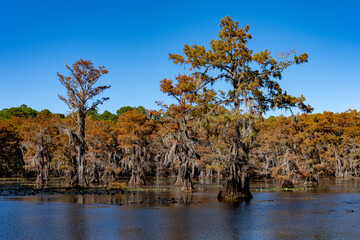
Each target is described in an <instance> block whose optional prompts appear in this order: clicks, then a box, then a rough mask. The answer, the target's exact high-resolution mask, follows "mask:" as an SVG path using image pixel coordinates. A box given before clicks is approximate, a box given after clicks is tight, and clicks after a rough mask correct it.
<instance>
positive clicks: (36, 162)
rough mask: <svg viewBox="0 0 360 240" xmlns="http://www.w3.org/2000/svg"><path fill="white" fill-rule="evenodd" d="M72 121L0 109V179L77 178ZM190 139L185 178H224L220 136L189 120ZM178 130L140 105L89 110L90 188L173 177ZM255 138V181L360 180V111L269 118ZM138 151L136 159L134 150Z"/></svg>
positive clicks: (44, 113) (176, 169)
mask: <svg viewBox="0 0 360 240" xmlns="http://www.w3.org/2000/svg"><path fill="white" fill-rule="evenodd" d="M72 121H73V119H72V115H71V114H70V115H68V116H64V115H63V114H53V113H51V112H50V111H49V110H46V109H45V110H42V111H39V112H38V111H36V110H34V109H32V108H30V107H27V106H26V105H22V106H20V107H14V108H10V109H3V110H1V111H0V133H1V135H0V146H1V150H0V161H1V162H0V164H1V165H0V176H1V177H10V176H18V177H37V180H36V181H37V182H38V183H44V182H45V181H47V180H49V178H51V177H67V178H69V179H71V178H72V177H73V176H74V175H75V169H76V166H74V162H75V161H74V159H75V158H76V150H75V146H74V145H73V143H72V142H71V141H70V140H69V133H68V132H67V129H68V127H69V126H71V122H72ZM188 128H189V129H191V138H192V139H193V141H194V148H195V151H196V152H197V153H199V155H200V156H199V158H196V157H194V159H193V161H192V166H191V168H192V171H191V177H192V178H197V177H208V176H216V177H217V176H219V177H223V172H224V171H225V168H224V164H223V162H222V161H221V154H219V151H221V150H219V149H221V146H222V145H223V144H225V143H226V138H224V139H218V140H217V141H216V142H214V141H213V139H212V137H211V136H210V135H209V133H208V131H210V129H209V128H208V127H207V126H205V124H204V125H203V126H202V127H200V126H198V125H197V123H196V122H190V123H189V125H188ZM172 131H173V132H175V131H176V126H175V125H174V123H173V122H172V121H171V119H170V118H168V117H164V116H161V115H160V113H159V112H157V111H149V110H145V109H144V108H143V107H135V108H134V107H128V106H127V107H122V108H120V109H119V110H118V111H117V114H113V113H110V112H109V111H104V113H102V114H99V113H97V112H96V111H92V112H90V113H89V114H88V116H87V125H86V142H87V153H86V159H87V163H86V165H87V168H86V177H87V179H88V181H89V182H92V183H100V182H101V181H104V182H111V181H114V180H116V179H119V178H121V177H123V176H132V175H133V178H135V177H136V176H135V175H136V173H137V172H139V176H140V179H141V180H139V181H137V182H136V181H135V180H133V181H134V183H136V184H145V183H146V182H145V179H146V178H145V176H157V177H167V176H174V177H175V176H177V174H179V167H180V166H179V165H180V162H179V160H178V159H176V160H174V161H173V160H170V159H168V158H166V157H165V156H164V154H165V153H166V152H167V151H168V150H169V149H171V147H172V146H173V143H174V141H176V139H175V138H171V137H169V133H171V132H172ZM256 134H257V140H256V143H255V147H254V149H253V150H252V152H251V155H250V165H251V168H252V178H253V179H274V180H280V181H286V180H290V181H292V182H294V183H296V182H299V183H302V182H303V181H308V182H316V181H317V180H318V178H319V177H341V178H342V177H360V113H359V112H358V111H356V110H348V111H346V112H343V113H332V112H324V113H316V114H305V113H304V114H301V115H294V116H291V117H284V116H278V117H273V116H271V117H268V118H263V119H261V120H259V121H258V122H257V123H256ZM140 144H141V146H142V148H143V151H142V153H141V154H140V155H141V156H140V157H139V158H136V157H137V156H136V153H134V152H133V151H132V149H133V148H134V146H135V145H140Z"/></svg>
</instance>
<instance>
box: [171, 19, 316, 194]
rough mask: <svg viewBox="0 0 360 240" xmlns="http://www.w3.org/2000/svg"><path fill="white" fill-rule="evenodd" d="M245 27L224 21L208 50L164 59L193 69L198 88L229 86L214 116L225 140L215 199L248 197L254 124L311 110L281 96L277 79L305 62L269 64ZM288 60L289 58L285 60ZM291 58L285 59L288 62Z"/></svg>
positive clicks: (296, 58)
mask: <svg viewBox="0 0 360 240" xmlns="http://www.w3.org/2000/svg"><path fill="white" fill-rule="evenodd" d="M248 30H249V26H248V25H247V26H245V27H244V28H239V27H238V22H236V21H233V20H232V19H231V18H230V17H225V18H223V19H222V20H221V23H220V31H219V35H218V37H219V39H218V40H211V42H210V49H209V50H206V49H205V47H204V46H199V45H196V44H195V45H192V46H188V45H185V46H184V55H177V54H170V59H171V60H172V61H173V62H174V63H175V64H185V65H189V66H190V70H194V73H193V74H194V76H195V77H197V78H198V79H199V80H201V81H202V82H203V85H207V84H209V83H215V82H217V81H220V80H224V81H225V82H226V83H228V84H229V85H230V86H229V88H228V89H227V92H223V101H222V103H223V104H224V105H226V106H227V108H229V109H230V110H231V111H228V112H225V115H226V116H219V117H220V119H221V121H220V122H221V123H222V125H221V126H222V127H223V126H228V127H226V128H224V131H226V133H225V134H227V135H228V136H227V137H228V138H230V139H231V140H232V141H231V143H229V144H228V151H227V154H226V155H225V156H224V158H225V159H226V163H227V166H228V167H227V172H226V176H227V177H226V184H225V188H224V189H223V190H222V191H221V192H220V193H219V195H218V198H219V199H234V198H242V199H249V198H251V197H252V195H251V192H250V188H249V180H250V176H249V153H250V151H251V149H252V147H253V143H254V140H255V137H256V135H255V131H254V121H255V119H256V118H258V117H261V116H262V114H264V113H265V112H266V111H268V110H270V109H275V108H282V109H290V108H292V107H298V108H300V109H301V110H303V111H305V112H310V111H311V110H312V108H311V107H310V106H308V105H305V104H304V101H305V98H304V97H303V96H301V97H293V96H290V95H288V94H287V93H286V92H284V91H283V90H282V89H281V87H280V85H279V83H278V80H280V79H281V78H282V72H283V70H285V69H286V68H288V67H290V66H291V65H294V64H300V63H304V62H307V59H308V55H307V54H306V53H303V54H301V55H297V54H296V53H295V52H294V51H291V52H288V53H283V54H281V57H282V58H283V59H274V58H273V57H272V56H271V53H270V52H269V51H267V50H265V51H262V52H259V53H254V52H253V51H252V50H250V49H249V48H248V47H247V46H246V44H247V41H248V40H249V39H251V38H252V37H251V35H250V34H249V33H248ZM291 57H292V58H291ZM290 58H291V59H290Z"/></svg>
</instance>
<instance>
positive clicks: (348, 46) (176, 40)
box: [0, 0, 360, 113]
mask: <svg viewBox="0 0 360 240" xmlns="http://www.w3.org/2000/svg"><path fill="white" fill-rule="evenodd" d="M359 11H360V5H359V4H358V3H357V1H355V0H354V1H347V0H344V1H321V0H318V1H268V0H266V1H241V0H235V1H106V0H103V1H91V0H86V1H74V0H72V1H68V0H61V1H49V0H46V1H45V0H44V1H39V0H33V1H20V0H17V1H5V0H0V22H1V24H0V36H1V37H0V73H1V75H0V83H1V88H0V89H1V92H0V109H2V108H9V107H14V106H19V105H21V104H23V103H24V104H27V105H28V106H30V107H32V108H35V109H36V110H41V109H45V108H47V109H49V110H51V111H52V112H61V113H66V112H67V111H68V109H67V106H66V105H65V104H64V103H63V102H61V101H60V100H59V99H58V96H57V95H58V93H61V94H64V90H63V88H62V86H61V85H60V84H59V81H58V78H57V76H56V73H57V72H60V73H62V74H66V73H67V72H66V69H65V65H66V64H68V65H70V64H72V63H73V62H75V61H77V60H79V59H80V58H82V59H89V60H92V61H93V62H94V64H95V65H96V66H99V65H104V66H106V67H107V69H108V70H109V74H107V75H106V76H105V77H103V78H102V79H101V80H100V81H99V82H100V83H104V84H110V85H112V87H111V88H110V89H109V90H107V91H106V92H104V94H103V95H102V96H108V97H110V100H109V101H108V102H106V103H104V105H102V106H100V112H101V111H103V110H105V109H107V110H110V111H111V112H115V111H116V110H117V109H119V108H120V107H122V106H126V105H130V106H139V105H142V106H144V107H146V108H150V109H154V108H157V106H156V104H155V103H154V101H155V100H163V101H165V102H166V101H168V100H169V98H167V97H166V96H165V95H164V94H162V93H161V92H160V90H159V81H160V80H162V79H163V78H171V77H174V76H175V75H176V74H177V73H178V72H181V71H183V68H181V67H178V66H175V65H174V64H173V63H171V62H170V61H169V60H168V53H169V52H171V53H181V52H182V48H183V44H185V43H187V44H193V43H197V44H201V45H205V46H208V43H209V42H210V40H211V39H212V38H216V37H217V32H218V30H219V27H218V24H219V22H220V19H221V18H223V17H224V16H226V15H229V16H230V17H232V18H233V19H234V20H237V21H239V24H240V26H242V25H245V24H249V25H250V33H251V34H252V35H253V39H252V40H251V41H250V42H249V46H250V48H252V49H254V50H255V51H260V50H264V49H268V50H270V51H272V52H273V53H276V52H277V51H282V50H289V49H292V48H293V47H297V48H298V49H299V50H300V51H302V52H304V51H305V52H307V53H308V54H309V63H307V64H303V65H299V66H295V67H294V68H292V69H290V70H288V71H287V72H286V73H284V78H283V80H282V81H281V84H282V86H283V88H284V89H285V90H287V92H288V93H290V94H293V95H300V94H304V96H305V97H306V98H307V103H309V104H311V105H312V106H313V107H314V108H315V112H322V111H325V110H327V111H334V112H341V111H344V110H347V109H350V108H351V109H358V110H359V109H360V108H359V103H360V93H359V92H360V81H359V80H360V77H359V76H360V73H359V70H360V17H359Z"/></svg>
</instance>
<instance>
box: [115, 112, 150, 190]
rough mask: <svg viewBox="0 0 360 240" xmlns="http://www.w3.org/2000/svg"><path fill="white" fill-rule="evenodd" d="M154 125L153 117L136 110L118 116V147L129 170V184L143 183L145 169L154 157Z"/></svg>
mask: <svg viewBox="0 0 360 240" xmlns="http://www.w3.org/2000/svg"><path fill="white" fill-rule="evenodd" d="M155 127H156V125H155V122H154V120H153V119H150V118H148V117H147V116H146V114H145V113H143V112H140V111H137V110H129V111H127V112H125V113H123V114H121V116H119V121H118V123H117V127H116V129H117V131H118V133H119V135H118V141H119V146H118V148H119V149H121V152H122V161H123V162H124V163H126V165H127V166H128V167H129V169H130V170H131V177H130V181H129V184H132V185H144V184H145V170H146V168H149V164H150V161H151V160H153V158H154V154H153V152H152V150H153V148H152V147H151V145H152V134H153V133H154V131H155Z"/></svg>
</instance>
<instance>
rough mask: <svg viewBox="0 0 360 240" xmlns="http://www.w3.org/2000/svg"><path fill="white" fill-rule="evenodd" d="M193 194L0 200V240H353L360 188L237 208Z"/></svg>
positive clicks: (357, 184)
mask: <svg viewBox="0 0 360 240" xmlns="http://www.w3.org/2000/svg"><path fill="white" fill-rule="evenodd" d="M199 186H200V185H199ZM252 186H253V187H256V188H260V187H264V186H265V185H264V183H256V184H253V185H252ZM157 187H159V186H157ZM160 187H165V186H160ZM200 187H206V188H207V190H206V191H199V192H196V193H194V194H183V193H181V192H179V191H176V190H171V191H160V192H136V193H133V194H118V195H102V196H94V195H84V196H82V195H48V196H44V195H38V196H29V197H0V219H1V220H0V239H360V181H339V180H338V181H325V182H323V183H322V184H321V186H319V187H317V188H314V189H312V190H310V191H292V192H285V191H276V192H266V191H265V192H264V191H262V192H259V191H257V192H256V191H253V195H254V198H253V199H252V200H251V201H249V202H239V203H222V202H218V201H217V199H216V194H217V192H218V189H219V186H218V185H216V184H212V185H206V184H205V185H201V186H200ZM267 187H269V186H267Z"/></svg>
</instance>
